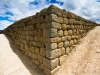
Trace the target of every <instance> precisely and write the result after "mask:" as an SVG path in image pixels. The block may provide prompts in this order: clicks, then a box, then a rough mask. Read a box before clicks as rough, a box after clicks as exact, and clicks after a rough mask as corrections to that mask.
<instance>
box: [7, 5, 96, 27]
mask: <svg viewBox="0 0 100 75" xmlns="http://www.w3.org/2000/svg"><path fill="white" fill-rule="evenodd" d="M49 14H55V15H57V16H60V17H65V18H68V19H78V20H79V21H84V22H86V23H93V24H97V23H96V22H93V21H91V20H87V19H84V18H83V17H81V16H78V15H76V14H74V13H73V12H70V11H67V10H65V9H60V8H58V7H57V6H54V5H50V6H49V7H48V8H44V9H42V10H41V11H40V12H37V13H36V14H34V15H32V16H29V17H26V18H22V19H20V20H18V21H16V22H14V23H13V24H12V25H18V24H20V23H21V22H28V21H30V20H33V19H36V18H39V17H40V16H46V15H49ZM65 15H66V16H65ZM69 15H70V16H75V17H71V18H69V17H68V16H69ZM12 25H10V26H12ZM10 26H8V27H10ZM8 27H7V28H8Z"/></svg>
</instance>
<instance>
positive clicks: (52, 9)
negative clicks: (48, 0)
mask: <svg viewBox="0 0 100 75" xmlns="http://www.w3.org/2000/svg"><path fill="white" fill-rule="evenodd" d="M47 11H48V12H47V13H48V14H50V13H54V14H56V15H58V16H62V10H61V9H59V8H58V7H56V6H54V5H51V6H50V7H49V8H48V9H47Z"/></svg>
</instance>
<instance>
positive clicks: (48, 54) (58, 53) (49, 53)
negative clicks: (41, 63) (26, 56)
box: [46, 49, 61, 59]
mask: <svg viewBox="0 0 100 75" xmlns="http://www.w3.org/2000/svg"><path fill="white" fill-rule="evenodd" d="M60 56H61V50H60V49H55V50H52V51H50V50H46V57H47V58H48V59H54V58H57V57H60Z"/></svg>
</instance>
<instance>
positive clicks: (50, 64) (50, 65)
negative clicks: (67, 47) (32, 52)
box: [43, 58, 59, 70]
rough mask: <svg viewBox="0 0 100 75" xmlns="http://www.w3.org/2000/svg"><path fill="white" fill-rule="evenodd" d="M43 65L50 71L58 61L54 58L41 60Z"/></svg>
mask: <svg viewBox="0 0 100 75" xmlns="http://www.w3.org/2000/svg"><path fill="white" fill-rule="evenodd" d="M43 65H45V66H46V67H47V68H49V69H51V70H52V69H54V68H56V67H57V66H58V65H59V59H58V58H56V59H53V60H49V59H46V58H43Z"/></svg>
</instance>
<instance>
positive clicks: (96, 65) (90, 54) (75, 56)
mask: <svg viewBox="0 0 100 75" xmlns="http://www.w3.org/2000/svg"><path fill="white" fill-rule="evenodd" d="M57 75H100V26H97V27H95V28H94V29H93V30H91V31H90V32H88V34H87V36H86V37H85V38H83V39H82V40H81V43H80V44H79V45H78V46H77V47H76V48H75V49H74V51H73V52H72V53H71V54H69V57H68V58H67V60H66V62H65V63H64V64H63V65H62V66H61V68H60V70H59V72H58V74H57Z"/></svg>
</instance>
